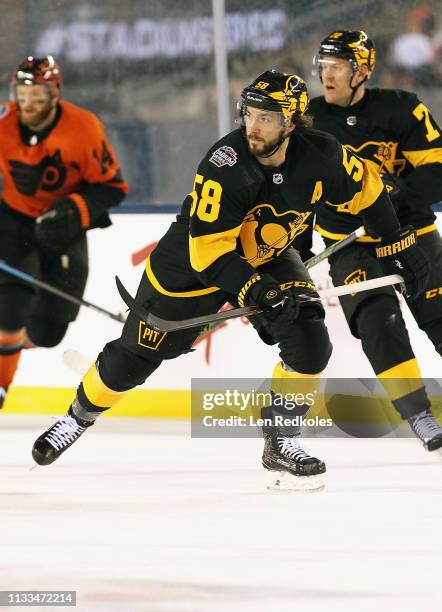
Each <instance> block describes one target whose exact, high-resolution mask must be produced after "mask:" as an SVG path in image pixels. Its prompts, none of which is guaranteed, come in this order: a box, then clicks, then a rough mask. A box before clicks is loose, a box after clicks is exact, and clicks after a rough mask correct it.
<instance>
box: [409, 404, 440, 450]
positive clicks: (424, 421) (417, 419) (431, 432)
mask: <svg viewBox="0 0 442 612" xmlns="http://www.w3.org/2000/svg"><path fill="white" fill-rule="evenodd" d="M408 423H409V424H410V427H411V429H412V430H413V432H414V433H415V434H416V436H417V437H418V438H419V439H420V440H422V443H423V445H424V447H425V448H426V449H427V450H428V451H430V452H431V451H436V450H437V451H438V452H439V454H441V456H442V427H441V426H440V425H439V423H438V422H437V421H436V419H435V418H434V416H433V415H432V414H431V412H430V411H429V410H423V411H422V412H419V414H416V415H415V416H413V417H410V418H409V419H408Z"/></svg>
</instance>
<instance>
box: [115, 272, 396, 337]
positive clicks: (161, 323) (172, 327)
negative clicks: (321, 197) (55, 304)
mask: <svg viewBox="0 0 442 612" xmlns="http://www.w3.org/2000/svg"><path fill="white" fill-rule="evenodd" d="M115 281H116V283H117V288H118V292H119V294H120V296H121V298H122V299H123V301H124V302H125V303H126V305H127V306H128V307H129V308H130V310H132V311H133V312H134V313H135V314H136V315H137V317H139V318H140V319H141V320H142V321H145V322H146V324H147V325H149V326H150V327H154V328H155V329H157V330H158V331H161V332H171V331H178V330H181V329H191V328H193V327H204V326H205V325H210V324H211V323H215V322H216V323H218V322H219V321H226V320H228V319H236V318H237V317H250V316H252V315H256V314H260V313H261V312H262V310H261V309H260V308H259V307H258V306H245V307H243V308H232V310H227V311H225V312H217V313H215V314H209V315H203V316H201V317H193V318H191V319H183V320H182V321H168V320H166V319H161V318H160V317H157V316H155V315H153V314H152V313H150V312H148V311H147V310H144V309H143V307H142V306H140V305H139V304H137V303H136V302H135V300H134V299H133V297H132V296H131V295H130V294H129V293H128V292H127V290H126V289H125V287H124V286H123V284H122V283H121V281H120V279H119V278H118V276H116V277H115ZM403 282H404V279H403V278H402V276H399V274H390V275H389V276H381V277H380V278H372V279H370V280H367V281H362V282H360V283H351V284H350V285H342V286H341V287H331V289H324V290H321V291H318V294H319V297H313V296H308V295H300V296H298V297H299V299H300V301H303V302H304V301H309V302H310V301H317V300H323V299H326V298H330V297H339V296H341V295H349V294H351V293H359V292H361V291H369V290H370V289H376V288H378V287H386V286H387V285H395V284H397V283H403Z"/></svg>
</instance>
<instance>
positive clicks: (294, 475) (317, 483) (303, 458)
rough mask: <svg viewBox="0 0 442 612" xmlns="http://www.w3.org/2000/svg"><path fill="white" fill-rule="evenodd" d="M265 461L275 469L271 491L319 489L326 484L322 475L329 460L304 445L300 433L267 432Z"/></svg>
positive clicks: (263, 460) (269, 487)
mask: <svg viewBox="0 0 442 612" xmlns="http://www.w3.org/2000/svg"><path fill="white" fill-rule="evenodd" d="M262 465H263V467H264V468H265V469H266V470H269V471H271V472H274V474H272V477H273V479H272V481H271V482H270V483H269V484H268V485H267V489H268V490H270V491H318V490H320V489H323V488H324V486H325V483H324V481H323V480H322V478H320V477H319V474H323V473H324V472H325V471H326V467H325V463H324V462H323V461H321V460H320V459H317V458H316V457H313V455H311V454H310V453H309V452H308V451H307V450H306V449H305V448H304V447H303V446H302V444H301V440H300V437H299V436H283V435H281V434H280V433H273V434H271V435H266V436H265V442H264V452H263V455H262Z"/></svg>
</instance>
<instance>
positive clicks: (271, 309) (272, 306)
mask: <svg viewBox="0 0 442 612" xmlns="http://www.w3.org/2000/svg"><path fill="white" fill-rule="evenodd" d="M286 299H287V296H285V295H284V293H283V292H282V291H281V289H280V287H279V284H278V281H277V280H276V279H274V278H273V276H270V274H263V275H262V276H261V275H260V274H254V275H253V276H252V277H251V278H249V280H248V281H247V282H246V284H245V285H244V287H243V288H242V289H241V291H240V292H239V294H238V304H239V305H240V306H259V307H260V308H262V309H263V311H264V313H265V316H266V318H268V319H270V320H272V319H274V318H276V317H277V316H278V314H280V313H281V312H282V310H283V308H284V304H285V302H286Z"/></svg>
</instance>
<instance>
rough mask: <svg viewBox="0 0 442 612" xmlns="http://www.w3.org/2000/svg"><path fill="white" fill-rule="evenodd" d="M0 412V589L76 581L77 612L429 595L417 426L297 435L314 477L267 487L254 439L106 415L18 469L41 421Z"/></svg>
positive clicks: (435, 520) (431, 577) (312, 604)
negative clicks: (309, 486)
mask: <svg viewBox="0 0 442 612" xmlns="http://www.w3.org/2000/svg"><path fill="white" fill-rule="evenodd" d="M0 416H1V419H2V431H1V434H0V440H1V445H0V448H1V453H2V466H1V468H0V470H1V478H0V483H1V484H0V503H1V506H0V510H1V514H0V516H1V526H0V527H1V529H0V534H1V535H0V542H1V561H0V565H1V567H0V588H1V589H2V590H17V589H26V590H29V589H36V590H45V589H51V590H61V589H72V590H76V591H77V609H79V610H82V611H83V610H87V611H89V610H90V611H95V610H97V611H101V610H107V611H114V610H119V611H120V610H121V611H124V612H131V611H132V610H134V611H136V610H146V611H148V612H163V611H170V612H181V611H184V610H185V611H191V612H200V611H203V612H221V611H223V612H224V611H227V610H228V611H229V612H230V611H232V612H249V611H250V612H252V611H254V612H256V611H264V610H265V611H266V612H273V611H277V612H279V611H281V612H286V611H291V610H296V611H299V612H310V611H315V612H316V611H323V610H324V611H325V610H327V611H328V610H339V612H354V611H355V610H358V611H363V612H365V611H367V612H373V611H375V612H381V611H384V610H385V611H387V610H388V611H394V610H401V611H402V612H403V611H413V612H417V611H418V610H425V609H429V610H435V609H437V608H438V607H439V605H440V601H441V598H440V597H441V593H442V590H441V586H440V583H441V581H440V577H439V574H440V560H441V558H442V557H441V555H442V536H441V529H440V521H441V510H442V492H441V489H442V478H441V471H442V463H441V462H440V461H439V460H438V459H437V458H436V457H433V456H432V455H430V454H429V453H427V452H426V451H424V450H423V448H422V447H421V445H420V444H419V443H418V442H417V441H416V440H414V439H380V440H364V439H357V440H356V439H310V440H309V441H308V444H309V447H310V448H312V449H313V450H314V451H315V453H316V454H318V456H321V457H322V458H324V459H325V460H326V462H327V469H328V471H327V474H326V483H327V484H326V489H325V490H324V491H323V492H318V493H291V494H290V493H288V494H281V493H279V494H272V493H269V492H267V491H266V490H265V488H264V484H265V482H266V474H265V472H264V470H262V469H261V467H260V457H261V450H262V442H261V441H260V440H258V439H256V440H254V439H245V440H228V439H227V440H226V439H222V440H221V439H219V440H218V439H210V440H205V439H194V440H192V439H191V438H190V437H189V433H188V426H187V424H185V423H181V422H165V421H164V422H162V421H147V420H138V421H137V420H131V421H130V420H124V419H115V418H114V419H112V418H109V419H103V420H102V421H101V422H99V423H97V425H95V426H94V428H93V429H91V430H89V431H87V432H86V433H85V435H84V436H83V438H82V439H81V440H80V441H79V442H78V443H77V444H76V445H75V446H74V447H72V448H71V449H69V450H68V451H67V453H66V454H65V455H64V456H63V457H62V458H61V459H60V460H59V461H58V462H57V463H55V464H54V465H52V466H48V467H38V468H36V469H34V470H32V471H30V470H29V468H30V467H31V465H32V459H31V455H30V449H31V446H32V442H33V440H34V439H35V437H36V436H37V435H39V434H40V433H41V431H43V429H44V428H46V426H47V425H48V424H49V422H50V419H48V418H47V417H44V416H43V417H42V416H38V417H27V416H13V415H7V414H4V415H0ZM32 609H34V610H47V609H48V608H43V607H36V608H32ZM55 609H66V610H68V609H71V610H73V609H75V608H67V607H65V608H55Z"/></svg>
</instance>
